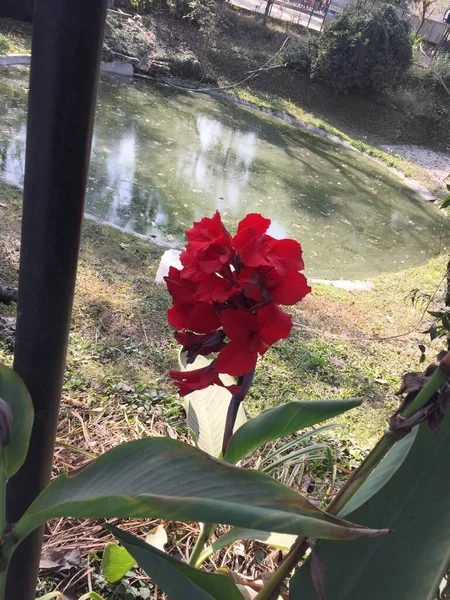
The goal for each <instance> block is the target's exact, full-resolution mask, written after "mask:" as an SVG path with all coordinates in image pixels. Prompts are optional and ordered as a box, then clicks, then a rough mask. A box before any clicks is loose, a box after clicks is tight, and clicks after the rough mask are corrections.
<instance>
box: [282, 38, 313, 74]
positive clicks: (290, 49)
mask: <svg viewBox="0 0 450 600" xmlns="http://www.w3.org/2000/svg"><path fill="white" fill-rule="evenodd" d="M316 56H317V38H315V37H312V36H309V35H308V36H303V37H298V38H291V39H290V40H289V42H288V43H287V44H286V50H285V52H284V56H283V60H284V61H285V62H286V63H287V65H288V66H289V67H290V68H292V69H294V70H296V71H301V72H302V73H309V72H310V71H311V65H312V62H313V61H314V60H315V58H316Z"/></svg>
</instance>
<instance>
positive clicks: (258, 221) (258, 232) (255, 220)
mask: <svg viewBox="0 0 450 600" xmlns="http://www.w3.org/2000/svg"><path fill="white" fill-rule="evenodd" d="M270 223H271V220H270V219H266V218H264V217H263V216H262V215H260V214H259V213H250V214H249V215H247V216H246V217H244V218H243V219H242V221H241V222H240V223H239V225H238V229H237V230H238V232H239V231H242V230H243V229H246V228H247V227H252V228H253V229H254V235H255V236H257V237H261V236H262V235H263V234H264V233H266V231H267V230H268V229H269V227H270Z"/></svg>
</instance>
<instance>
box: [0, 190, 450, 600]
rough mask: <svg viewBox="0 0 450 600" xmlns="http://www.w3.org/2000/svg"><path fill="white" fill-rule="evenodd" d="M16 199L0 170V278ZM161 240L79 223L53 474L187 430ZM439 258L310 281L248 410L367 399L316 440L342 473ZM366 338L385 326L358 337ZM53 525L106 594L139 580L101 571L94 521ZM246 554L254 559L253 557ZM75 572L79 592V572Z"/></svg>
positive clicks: (9, 254)
mask: <svg viewBox="0 0 450 600" xmlns="http://www.w3.org/2000/svg"><path fill="white" fill-rule="evenodd" d="M20 211H21V193H20V191H18V190H16V189H14V188H11V187H9V186H7V185H5V184H1V183H0V215H1V219H0V283H11V282H15V281H16V280H17V269H18V259H19V231H20ZM162 252H163V250H162V249H161V248H158V247H157V246H154V245H153V244H151V243H150V242H146V241H143V240H141V239H138V238H136V237H134V236H132V235H129V234H125V233H121V232H119V231H117V230H115V229H112V228H109V227H106V226H102V225H98V224H96V223H93V222H91V221H88V220H86V221H85V222H84V227H83V236H82V246H81V254H80V262H79V269H78V277H77V286H76V294H75V303H74V310H73V317H72V324H71V329H70V339H69V348H68V356H67V369H66V374H65V379H64V388H63V395H62V401H61V411H60V425H59V429H58V435H57V443H56V451H55V461H54V473H55V474H56V473H59V472H61V471H67V470H71V469H73V468H76V467H79V466H80V465H81V464H83V463H84V462H86V460H88V458H89V457H92V456H93V455H96V454H99V453H102V452H104V451H105V450H107V449H109V448H110V447H112V446H115V445H117V444H119V443H121V442H123V441H125V440H130V439H135V438H140V437H144V436H150V435H165V436H167V435H169V436H172V437H179V438H181V439H187V438H188V437H189V436H188V432H187V430H186V426H185V424H184V413H183V408H182V404H181V402H180V400H179V398H178V396H177V394H176V393H175V392H174V389H173V388H172V386H171V384H170V381H169V376H168V370H169V368H172V367H176V365H177V350H178V347H177V345H176V344H175V343H174V340H173V335H172V331H171V329H170V328H169V327H168V326H167V323H166V315H165V312H166V309H167V308H168V306H169V304H170V299H169V296H168V294H167V292H166V290H165V287H164V286H159V285H156V284H155V283H154V277H155V274H156V270H157V267H158V262H159V259H160V256H161V254H162ZM306 260H307V257H306ZM444 270H445V258H444V257H438V258H436V259H434V260H432V261H431V262H429V263H428V264H427V265H424V266H421V267H417V268H414V269H409V270H407V271H404V272H402V273H395V274H390V275H383V276H380V277H377V278H376V279H375V280H374V282H375V286H376V287H375V290H373V291H370V292H348V291H343V290H338V289H335V288H332V287H329V286H325V285H315V286H314V287H313V293H312V294H311V295H310V296H309V297H308V298H307V300H305V301H304V302H303V303H302V305H301V306H300V307H299V308H298V309H296V310H295V312H294V319H295V321H296V322H297V324H298V326H297V327H296V328H295V329H294V330H293V333H292V335H291V337H290V339H289V340H286V341H284V342H282V343H279V344H277V345H276V346H275V347H273V348H272V349H271V350H270V351H269V352H268V353H267V354H266V355H265V356H264V357H263V359H262V360H261V361H260V363H259V366H258V368H257V372H256V379H255V384H254V386H253V387H252V389H251V392H250V396H249V398H248V400H247V401H246V408H247V411H248V412H249V413H250V414H257V413H258V412H259V411H261V410H263V409H266V408H270V407H272V406H276V405H277V404H280V403H282V402H286V401H289V400H299V399H317V398H331V399H333V398H348V397H358V398H362V399H364V404H363V405H362V406H361V407H360V408H358V409H356V410H354V411H353V412H350V413H347V414H346V415H344V416H342V417H341V418H340V419H339V424H340V427H339V428H336V429H333V430H330V431H328V432H327V433H326V435H325V434H324V437H323V438H322V439H321V441H325V442H326V443H328V444H329V446H330V448H331V449H332V452H333V455H334V456H335V459H336V461H337V464H338V472H339V473H340V475H341V477H342V476H343V474H345V473H347V472H348V471H349V470H351V469H352V468H354V467H355V466H356V465H357V464H358V462H359V461H360V459H361V456H362V455H364V453H365V452H366V451H367V450H368V448H369V447H370V446H372V445H373V443H374V441H375V440H376V439H377V438H378V437H379V436H380V434H381V433H382V431H383V430H384V428H385V426H386V423H387V419H388V417H389V415H390V414H391V413H392V412H393V410H394V409H395V408H396V407H397V405H398V400H397V398H396V396H395V391H396V390H397V389H398V387H399V381H400V376H401V374H402V373H403V372H405V371H408V370H416V369H419V368H420V367H419V363H418V360H419V356H420V353H419V350H418V343H419V342H424V337H425V336H423V334H421V333H420V331H423V329H424V325H423V324H421V325H420V326H419V325H418V322H419V320H420V317H421V313H422V310H423V308H414V307H413V306H412V304H411V302H410V300H409V299H407V295H408V294H409V293H410V291H411V290H412V289H415V288H419V289H420V290H422V291H423V292H425V293H430V294H433V293H434V292H435V289H436V285H437V283H438V282H439V280H440V279H441V278H442V274H443V273H444ZM439 293H442V292H439ZM0 314H3V315H5V314H6V315H9V316H12V315H13V314H14V310H13V309H12V308H11V307H2V306H1V305H0ZM408 331H409V333H408V334H407V335H402V334H404V333H405V332H408ZM398 335H401V337H395V336H398ZM392 336H394V337H392ZM371 337H377V338H384V337H389V338H390V339H387V340H384V341H379V342H375V341H372V340H368V339H364V338H371ZM427 346H428V348H429V344H428V343H427ZM438 349H439V344H438V343H437V342H436V343H435V344H434V345H433V347H432V348H429V356H430V358H431V356H432V355H433V353H436V352H437V350H438ZM0 360H2V361H3V362H5V363H8V364H11V362H12V351H11V348H10V347H8V346H7V345H6V344H5V343H0ZM323 478H325V481H329V471H328V470H327V467H326V466H323V465H322V467H320V468H319V470H318V471H317V472H314V473H313V474H309V475H307V476H306V478H305V480H304V481H303V484H302V485H304V486H305V488H304V491H306V490H307V489H308V492H309V493H311V490H312V493H313V494H314V493H317V492H316V491H315V490H316V487H315V486H316V485H320V482H322V481H323ZM318 482H319V483H318ZM302 489H303V488H302ZM126 526H127V527H129V528H130V529H131V530H132V531H134V532H136V533H137V534H143V533H144V532H147V531H148V530H149V528H151V526H153V525H152V523H148V522H147V523H145V524H144V525H142V524H141V523H139V522H130V523H128V524H127V525H126ZM143 528H144V529H143ZM166 529H167V531H168V534H169V540H170V541H169V546H168V547H167V550H168V551H169V552H171V553H173V554H174V555H176V556H180V553H181V554H183V553H184V552H185V551H186V546H190V545H191V544H192V540H193V534H194V533H195V529H194V528H193V527H191V526H190V525H183V526H182V527H181V529H180V528H178V529H176V528H175V527H171V525H170V524H166ZM144 530H145V531H144ZM50 531H51V532H52V533H48V534H47V536H46V542H45V544H46V548H47V549H48V550H50V549H51V550H56V551H64V552H66V551H68V550H70V549H72V548H77V549H81V553H82V555H83V556H87V558H83V559H82V561H81V563H80V564H81V566H80V569H81V570H83V569H84V568H86V567H87V566H90V567H92V568H93V569H94V573H93V579H92V581H93V584H94V589H95V590H96V591H97V592H99V593H101V594H103V595H104V596H105V597H106V598H112V597H114V598H119V599H120V598H128V597H129V596H127V595H126V594H127V593H128V592H127V589H128V588H129V586H130V585H135V584H136V585H138V583H139V581H140V580H136V581H137V582H138V583H136V582H135V583H133V582H131V583H130V581H131V580H125V583H124V582H122V583H121V584H118V585H115V586H110V585H109V584H107V583H106V581H105V580H104V578H103V577H102V575H101V574H100V573H99V560H98V556H97V553H101V552H102V550H103V548H104V545H105V542H106V540H107V537H106V535H105V532H104V531H103V530H102V529H101V527H100V526H99V525H98V524H97V523H96V522H95V521H92V522H88V523H85V522H78V521H70V520H64V521H58V522H57V523H56V522H55V523H53V524H52V528H51V530H50ZM231 556H232V555H231ZM224 560H225V559H224ZM246 560H247V559H246ZM248 560H250V563H251V568H252V569H254V563H253V562H252V559H248ZM209 566H210V567H211V568H213V566H214V563H211V564H210V565H209ZM258 568H259V569H262V570H266V568H267V567H264V566H259V567H258ZM253 572H254V571H253ZM55 577H56V580H55ZM58 582H61V579H60V576H59V575H55V574H54V573H53V574H52V575H51V577H50V578H48V577H45V573H44V576H43V578H42V580H41V583H40V588H39V591H40V592H42V593H43V592H44V591H45V592H47V591H50V590H51V589H55V587H56V585H57V584H58V585H59V583H58ZM61 585H62V584H61ZM80 585H81V587H80V588H79V591H80V593H81V591H82V590H84V591H85V589H84V587H83V586H84V585H85V582H84V581H82V582H81V584H80ZM139 585H140V583H139ZM127 586H128V587H127ZM128 591H129V589H128ZM133 593H134V592H133ZM131 597H133V596H131ZM136 597H138V598H139V597H140V596H139V595H137V596H136Z"/></svg>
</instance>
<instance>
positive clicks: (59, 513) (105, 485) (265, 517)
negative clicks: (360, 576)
mask: <svg viewBox="0 0 450 600" xmlns="http://www.w3.org/2000/svg"><path fill="white" fill-rule="evenodd" d="M54 517H74V518H81V519H82V518H100V517H104V518H106V519H109V518H115V517H116V518H127V517H131V518H139V517H142V518H145V517H153V518H162V519H169V520H181V521H201V522H207V523H223V524H227V525H237V526H240V527H246V528H250V529H258V530H260V529H266V530H267V531H274V532H277V533H290V534H297V535H306V536H308V537H314V538H327V539H328V538H331V539H353V538H358V537H360V536H367V535H369V536H372V535H380V534H381V533H384V532H379V531H377V532H373V531H369V530H367V529H365V528H361V527H359V526H357V527H354V526H353V525H352V524H351V523H347V522H346V521H342V520H341V519H339V518H338V517H334V516H331V515H327V514H326V513H325V512H323V511H321V510H320V509H318V508H317V507H316V506H314V505H313V504H311V503H310V502H309V501H308V500H307V499H306V498H304V497H303V496H301V495H300V494H297V493H296V492H294V491H293V490H291V489H289V488H288V487H286V486H284V485H282V484H281V483H278V482H277V481H275V480H274V479H272V478H271V477H270V476H269V475H265V474H264V473H259V472H257V471H254V470H246V469H241V468H238V467H235V466H234V465H230V464H228V463H225V462H222V461H219V460H217V459H215V458H213V457H211V456H209V455H208V454H206V453H205V452H202V451H200V450H198V449H197V448H194V447H193V446H191V445H189V444H184V443H182V442H180V441H178V440H172V439H170V438H148V439H143V440H135V441H132V442H127V443H125V444H122V445H121V446H118V447H117V448H114V449H113V450H110V451H109V452H107V453H106V454H104V455H103V456H101V457H100V458H98V459H96V460H95V461H92V462H91V463H90V464H88V465H87V466H86V467H84V468H82V469H80V470H78V471H77V472H75V473H73V474H69V475H60V476H59V477H57V478H56V479H54V480H53V481H52V482H51V483H50V485H49V486H48V487H47V488H46V490H44V492H42V494H41V495H40V496H39V497H38V498H37V499H36V500H35V501H34V502H33V504H32V505H31V506H30V508H29V509H28V510H27V512H26V513H25V515H24V516H23V517H22V518H21V519H20V521H19V522H18V523H17V524H16V526H15V527H14V529H13V533H14V535H15V537H17V539H19V540H20V539H22V538H23V537H25V536H26V535H28V534H29V533H30V532H31V531H33V529H35V528H36V527H38V526H39V525H41V524H42V523H44V522H45V521H47V520H49V519H51V518H54Z"/></svg>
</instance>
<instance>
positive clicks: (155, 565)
mask: <svg viewBox="0 0 450 600" xmlns="http://www.w3.org/2000/svg"><path fill="white" fill-rule="evenodd" d="M105 527H106V528H107V529H109V531H111V532H112V533H113V534H114V536H115V537H116V538H117V539H118V540H119V542H120V543H121V544H122V545H123V546H124V547H125V548H126V549H127V550H128V552H129V553H130V554H131V555H132V556H133V557H134V558H135V560H136V561H137V562H138V563H139V566H140V567H141V568H142V569H143V570H144V571H145V572H146V573H147V575H149V576H150V577H151V578H152V579H153V581H155V582H156V583H157V584H158V586H159V587H160V588H161V589H162V590H163V591H164V592H165V594H167V596H169V598H170V600H242V594H241V593H240V592H239V591H238V589H237V587H236V585H235V583H234V582H233V581H232V580H231V579H230V578H229V577H227V576H226V575H215V574H213V573H206V572H204V571H200V570H198V569H194V567H191V566H189V565H187V564H186V563H183V562H181V561H179V560H177V559H176V558H173V557H172V556H169V555H168V554H164V552H161V551H160V550H158V549H157V548H153V547H152V546H149V545H148V544H146V543H145V542H143V541H142V540H140V539H138V538H136V537H134V536H132V535H130V534H129V533H126V532H125V531H121V530H120V529H117V528H116V527H112V526H111V525H106V526H105Z"/></svg>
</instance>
